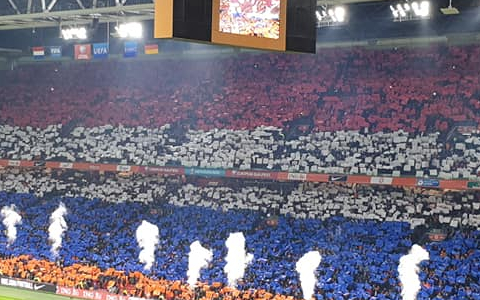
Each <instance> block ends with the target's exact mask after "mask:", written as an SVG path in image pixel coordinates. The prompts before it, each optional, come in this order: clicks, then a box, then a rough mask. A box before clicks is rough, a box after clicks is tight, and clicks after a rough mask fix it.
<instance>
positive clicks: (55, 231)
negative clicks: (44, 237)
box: [48, 202, 68, 257]
mask: <svg viewBox="0 0 480 300" xmlns="http://www.w3.org/2000/svg"><path fill="white" fill-rule="evenodd" d="M66 214H67V208H66V207H65V204H63V203H62V202H60V205H59V206H58V208H57V209H56V210H55V211H54V212H53V213H52V215H51V216H50V226H49V227H48V240H49V241H50V242H51V243H52V248H51V252H52V255H53V256H54V257H57V256H58V249H60V247H61V246H62V237H63V233H64V232H65V230H67V229H68V226H67V222H65V219H64V216H65V215H66Z"/></svg>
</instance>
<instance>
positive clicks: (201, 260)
mask: <svg viewBox="0 0 480 300" xmlns="http://www.w3.org/2000/svg"><path fill="white" fill-rule="evenodd" d="M212 257H213V253H212V251H210V250H208V249H206V248H204V247H202V245H201V244H200V242H199V241H195V242H193V243H192V244H191V245H190V253H189V254H188V271H187V277H188V280H187V282H188V284H189V285H190V286H191V287H192V288H193V287H195V284H196V283H197V280H198V278H200V270H201V269H202V268H205V267H207V266H208V263H209V262H210V261H211V260H212Z"/></svg>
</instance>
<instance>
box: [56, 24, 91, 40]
mask: <svg viewBox="0 0 480 300" xmlns="http://www.w3.org/2000/svg"><path fill="white" fill-rule="evenodd" d="M62 38H63V39H64V40H72V39H75V40H85V39H86V38H87V29H86V28H85V27H72V28H64V29H62Z"/></svg>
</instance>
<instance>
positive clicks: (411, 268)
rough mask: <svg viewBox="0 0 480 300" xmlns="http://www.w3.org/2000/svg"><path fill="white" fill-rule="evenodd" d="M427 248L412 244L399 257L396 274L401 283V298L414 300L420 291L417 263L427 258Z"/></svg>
mask: <svg viewBox="0 0 480 300" xmlns="http://www.w3.org/2000/svg"><path fill="white" fill-rule="evenodd" d="M429 259H430V256H429V254H428V252H427V250H425V249H423V248H422V247H420V246H419V245H413V246H412V248H411V249H410V252H409V253H408V254H407V255H404V256H402V257H401V258H400V264H399V265H398V275H399V278H400V282H401V283H402V299H403V300H415V299H416V298H417V294H418V292H419V291H420V288H421V286H420V279H419V278H418V271H419V267H418V265H419V264H420V262H422V261H424V260H429Z"/></svg>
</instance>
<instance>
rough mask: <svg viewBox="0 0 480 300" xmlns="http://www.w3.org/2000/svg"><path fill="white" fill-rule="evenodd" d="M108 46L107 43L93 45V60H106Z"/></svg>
mask: <svg viewBox="0 0 480 300" xmlns="http://www.w3.org/2000/svg"><path fill="white" fill-rule="evenodd" d="M108 50H109V49H108V44H107V43H97V44H93V58H95V59H105V58H107V57H108Z"/></svg>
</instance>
